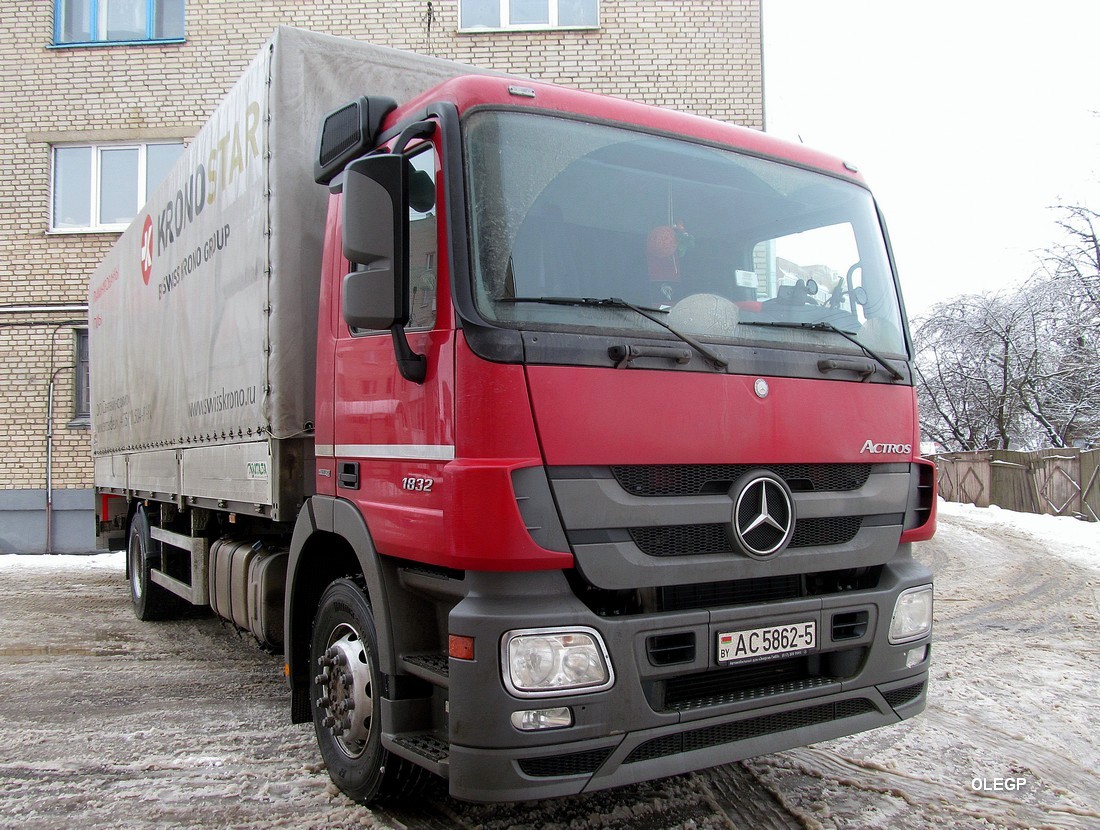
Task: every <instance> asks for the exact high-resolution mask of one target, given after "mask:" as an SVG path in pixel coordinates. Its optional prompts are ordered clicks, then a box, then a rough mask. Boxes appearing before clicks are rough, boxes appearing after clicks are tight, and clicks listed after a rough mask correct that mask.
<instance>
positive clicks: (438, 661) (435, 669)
mask: <svg viewBox="0 0 1100 830" xmlns="http://www.w3.org/2000/svg"><path fill="white" fill-rule="evenodd" d="M401 667H402V668H403V669H404V670H405V671H406V672H408V673H409V674H411V675H412V676H413V677H419V678H420V679H421V680H427V681H428V682H429V683H431V684H432V685H433V686H441V687H443V688H444V689H446V688H448V687H449V686H450V682H451V679H450V663H449V662H448V657H447V655H446V654H444V653H443V652H441V651H439V652H427V653H422V654H406V655H405V656H404V657H402V658H401Z"/></svg>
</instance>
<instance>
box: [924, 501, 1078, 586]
mask: <svg viewBox="0 0 1100 830" xmlns="http://www.w3.org/2000/svg"><path fill="white" fill-rule="evenodd" d="M939 514H940V516H944V517H950V518H955V519H959V520H961V521H964V522H966V523H967V524H968V525H970V526H972V527H974V528H995V529H996V530H997V531H998V532H1000V533H1007V532H1012V533H1017V534H1020V535H1021V536H1028V537H1030V538H1031V539H1032V540H1034V541H1035V543H1036V544H1040V545H1042V546H1043V547H1044V548H1045V549H1046V550H1047V551H1048V552H1049V553H1051V554H1053V555H1055V556H1058V557H1060V558H1062V559H1065V560H1068V561H1070V562H1073V563H1074V564H1077V565H1083V566H1084V567H1086V568H1089V569H1091V570H1093V571H1096V572H1098V573H1100V523H1097V522H1084V521H1081V520H1080V519H1074V518H1072V517H1070V516H1045V515H1040V514H1038V513H1016V512H1014V511H1012V510H1002V509H1001V508H1000V507H997V505H993V506H992V507H975V506H974V505H972V504H959V503H958V502H949V501H943V500H942V499H941V500H940V502H939Z"/></svg>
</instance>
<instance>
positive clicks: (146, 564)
mask: <svg viewBox="0 0 1100 830" xmlns="http://www.w3.org/2000/svg"><path fill="white" fill-rule="evenodd" d="M155 556H156V552H155V549H154V547H153V538H152V536H150V534H149V517H148V516H147V515H145V508H144V507H142V506H141V505H138V508H137V510H135V511H134V516H133V518H132V519H131V520H130V532H129V535H128V536H127V540H126V573H127V575H128V576H129V582H130V601H131V602H132V603H133V606H134V614H135V615H136V616H137V618H138V619H139V620H143V621H148V620H165V619H169V618H171V617H175V616H178V615H179V613H180V612H181V611H182V610H183V607H184V603H183V600H181V599H180V598H179V597H177V596H176V595H175V594H173V593H172V592H171V591H169V590H167V589H166V588H164V587H162V586H160V585H157V584H156V583H155V582H153V580H152V579H150V577H149V572H150V571H151V570H152V569H153V560H154V558H155Z"/></svg>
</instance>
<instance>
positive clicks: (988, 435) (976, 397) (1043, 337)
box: [914, 207, 1100, 450]
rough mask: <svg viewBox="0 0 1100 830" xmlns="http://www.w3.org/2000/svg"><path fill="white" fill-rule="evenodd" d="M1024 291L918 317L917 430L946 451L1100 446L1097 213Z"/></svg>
mask: <svg viewBox="0 0 1100 830" xmlns="http://www.w3.org/2000/svg"><path fill="white" fill-rule="evenodd" d="M1064 211H1065V215H1064V218H1063V220H1062V221H1061V222H1059V226H1060V227H1061V228H1062V230H1063V231H1064V233H1065V241H1064V242H1063V243H1061V244H1060V245H1057V246H1055V247H1052V248H1051V249H1049V250H1048V251H1047V252H1046V256H1045V257H1044V259H1043V265H1042V267H1041V268H1040V269H1039V270H1038V271H1037V272H1036V273H1035V274H1034V275H1033V276H1032V277H1031V279H1030V280H1028V281H1027V282H1026V283H1024V284H1023V285H1022V286H1021V287H1020V288H1019V289H1018V290H1014V291H1011V292H1006V293H1002V294H997V295H982V296H978V295H971V296H965V297H960V298H957V299H955V300H951V301H949V302H946V303H941V304H939V305H937V306H935V307H934V308H933V309H932V310H931V311H930V312H929V313H928V314H927V315H925V316H924V317H923V318H922V319H920V320H918V321H916V323H915V325H914V342H915V343H916V348H917V355H916V376H917V391H918V400H919V405H920V419H921V428H922V430H923V432H924V435H925V437H926V438H927V439H929V440H932V441H936V442H938V443H939V444H941V445H942V446H944V447H946V448H947V449H949V450H977V449H1010V448H1017V447H1018V448H1035V447H1039V446H1052V447H1065V446H1074V445H1076V446H1083V447H1089V446H1100V236H1098V231H1100V214H1097V213H1095V212H1093V211H1091V210H1089V209H1087V208H1080V207H1069V208H1065V209H1064Z"/></svg>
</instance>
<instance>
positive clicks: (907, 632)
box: [890, 585, 932, 643]
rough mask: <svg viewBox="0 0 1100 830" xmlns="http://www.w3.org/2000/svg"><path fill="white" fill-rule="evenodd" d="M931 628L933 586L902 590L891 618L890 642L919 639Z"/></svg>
mask: <svg viewBox="0 0 1100 830" xmlns="http://www.w3.org/2000/svg"><path fill="white" fill-rule="evenodd" d="M931 630H932V586H931V585H922V586H920V587H919V588H910V589H909V590H907V591H902V592H901V594H900V595H899V596H898V601H897V602H896V603H894V616H893V617H892V618H891V619H890V642H891V643H906V642H908V641H909V640H917V639H920V638H921V637H924V636H926V635H927V634H928V633H929V632H930V631H931Z"/></svg>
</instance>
